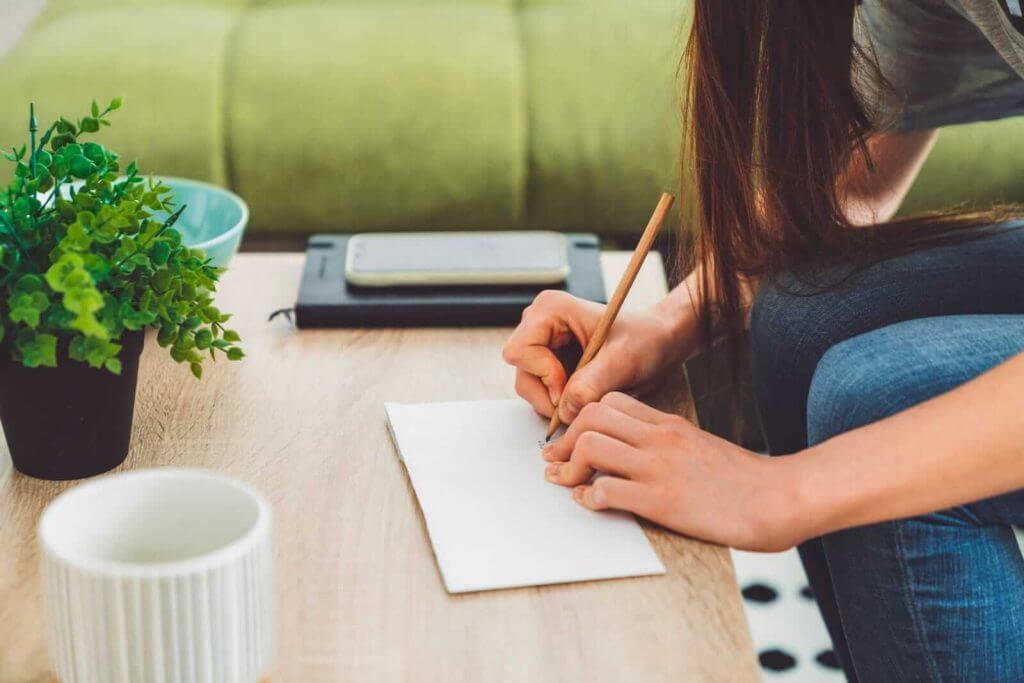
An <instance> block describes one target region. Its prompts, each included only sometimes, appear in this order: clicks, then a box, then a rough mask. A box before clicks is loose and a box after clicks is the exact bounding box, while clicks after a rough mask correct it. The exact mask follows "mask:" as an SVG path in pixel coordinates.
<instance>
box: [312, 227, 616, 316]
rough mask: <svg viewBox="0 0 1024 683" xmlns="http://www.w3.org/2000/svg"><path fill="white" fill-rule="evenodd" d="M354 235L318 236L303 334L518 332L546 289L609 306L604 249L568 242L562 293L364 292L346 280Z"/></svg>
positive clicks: (592, 238)
mask: <svg viewBox="0 0 1024 683" xmlns="http://www.w3.org/2000/svg"><path fill="white" fill-rule="evenodd" d="M348 240H349V235H314V236H313V237H311V238H310V240H309V243H308V244H307V246H306V264H305V267H304V268H303V271H302V283H301V285H300V286H299V299H298V301H297V302H296V303H295V322H296V324H297V325H298V326H299V327H422V326H490V325H514V324H516V323H518V322H519V319H520V316H521V315H522V312H523V309H524V308H526V307H527V306H528V305H529V304H530V302H531V301H533V298H534V297H535V296H537V294H538V292H540V291H541V289H564V290H566V291H568V292H569V293H570V294H573V295H575V296H578V297H580V298H583V299H588V300H590V301H597V302H600V303H605V292H604V278H603V277H602V275H601V248H600V247H601V243H600V240H599V239H598V237H597V236H596V235H591V234H582V233H571V234H567V235H566V248H567V249H568V257H569V269H570V270H569V277H568V279H567V280H566V282H565V283H564V284H563V285H561V286H550V285H548V286H544V287H538V286H522V285H515V286H509V285H487V286H479V285H474V286H454V287H453V286H445V287H357V286H354V285H351V284H349V283H348V282H347V281H346V279H345V249H346V247H347V246H348Z"/></svg>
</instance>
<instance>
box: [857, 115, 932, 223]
mask: <svg viewBox="0 0 1024 683" xmlns="http://www.w3.org/2000/svg"><path fill="white" fill-rule="evenodd" d="M938 137H939V131H938V130H935V129H931V130H917V131H910V132H907V133H886V134H882V135H877V136H875V137H874V138H872V139H871V140H870V141H869V142H868V150H869V151H870V152H871V159H872V161H873V162H874V170H873V171H871V170H869V169H868V168H867V166H866V165H865V163H864V160H863V159H862V158H861V157H860V156H858V157H857V159H856V161H855V162H854V164H853V168H851V169H850V171H849V173H848V175H847V178H846V181H845V185H846V188H845V190H846V205H847V209H846V215H847V218H848V219H849V220H850V222H851V223H853V224H854V225H870V224H872V223H882V222H884V221H887V220H889V219H891V218H892V217H893V216H894V215H895V214H896V212H897V211H898V210H899V208H900V204H902V203H903V200H904V199H905V198H906V196H907V193H908V192H910V188H911V187H912V186H913V184H914V181H915V180H916V179H917V174H918V173H920V171H921V167H922V166H924V162H925V161H926V160H927V159H928V155H929V154H931V151H932V148H933V147H935V141H936V140H937V139H938Z"/></svg>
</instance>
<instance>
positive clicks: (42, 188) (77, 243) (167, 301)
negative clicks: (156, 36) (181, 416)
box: [0, 98, 244, 378]
mask: <svg viewBox="0 0 1024 683" xmlns="http://www.w3.org/2000/svg"><path fill="white" fill-rule="evenodd" d="M120 106H121V100H120V98H115V99H114V100H112V101H111V102H110V104H109V105H108V106H107V107H106V108H105V109H103V110H102V111H101V110H100V108H99V106H98V105H97V104H96V102H95V101H93V103H92V108H91V111H90V115H89V116H85V117H83V118H81V119H79V120H78V121H77V122H74V123H73V122H72V121H70V120H68V119H65V118H63V117H61V118H59V119H58V120H57V121H56V122H54V123H53V125H51V126H49V127H48V128H46V129H45V130H44V131H43V132H42V135H41V136H38V139H37V135H38V133H39V130H38V126H37V124H36V117H35V107H34V106H30V110H29V137H30V140H29V145H28V146H27V147H26V146H25V145H22V146H21V148H20V149H19V148H12V149H11V151H10V152H9V153H7V152H4V153H3V156H4V157H5V158H6V159H7V160H8V161H10V162H11V163H13V164H14V179H13V180H12V181H11V182H10V184H9V185H7V187H6V190H0V352H3V353H10V354H11V355H12V357H13V359H14V360H15V361H17V362H20V363H21V364H22V365H25V366H27V367H41V366H42V367H56V366H57V364H58V360H59V359H60V358H61V357H62V356H63V354H64V353H65V352H64V351H63V349H65V348H66V354H67V356H68V357H70V359H72V360H74V361H79V362H84V363H88V364H89V365H90V366H92V367H94V368H105V369H106V370H108V371H110V372H112V373H115V374H120V372H121V361H120V358H119V354H120V351H121V345H120V344H119V343H118V341H119V340H120V339H121V336H122V334H123V333H125V332H126V331H137V330H142V329H143V328H146V327H153V328H156V329H157V330H158V333H157V340H158V342H159V343H160V345H161V346H164V347H169V348H170V354H171V357H172V358H174V360H175V361H177V362H179V363H188V364H189V366H190V368H191V370H192V373H193V374H194V375H195V376H196V377H197V378H199V377H201V376H202V371H203V366H202V361H203V359H204V358H205V355H206V354H209V355H210V356H211V357H212V358H213V359H214V360H216V356H217V354H218V353H220V354H223V355H224V356H226V357H227V358H229V359H231V360H239V359H241V358H242V357H243V355H244V354H243V353H242V349H241V348H239V346H238V342H239V336H238V333H237V332H235V331H233V330H231V329H228V328H227V327H225V323H226V322H227V321H228V319H229V317H230V316H229V315H227V314H224V313H221V312H220V311H219V310H218V309H217V308H216V307H215V306H214V305H213V293H214V292H215V290H216V286H217V278H218V276H219V275H220V273H221V269H219V268H216V267H214V266H213V265H211V264H210V262H209V261H208V260H207V259H206V256H205V254H204V253H203V252H202V251H201V250H199V249H191V248H189V247H187V246H184V245H183V244H182V237H181V233H180V232H178V231H177V230H176V229H174V227H173V225H174V223H175V221H177V220H178V218H179V217H180V216H181V214H182V212H183V211H184V210H185V207H184V206H182V207H180V208H176V207H175V206H174V202H173V197H172V192H171V189H170V188H169V187H167V186H166V185H163V184H162V183H160V182H159V181H157V180H154V179H152V178H149V179H145V178H143V177H141V176H140V175H139V173H138V168H137V166H136V163H135V162H134V161H133V162H131V163H129V164H128V165H127V167H125V168H124V170H123V172H122V169H121V166H120V163H119V158H118V155H117V154H116V153H115V152H113V151H112V150H109V149H107V148H105V147H103V146H102V145H100V144H99V143H97V142H94V141H92V140H89V141H84V140H83V138H85V137H88V136H90V135H91V134H93V133H97V132H99V131H100V130H101V129H102V128H103V127H105V126H109V125H110V122H109V120H108V117H109V115H110V114H111V112H113V111H114V110H116V109H118V108H119V107H120ZM168 214H169V217H166V218H158V216H167V215H168ZM65 343H66V346H65ZM59 349H60V350H59Z"/></svg>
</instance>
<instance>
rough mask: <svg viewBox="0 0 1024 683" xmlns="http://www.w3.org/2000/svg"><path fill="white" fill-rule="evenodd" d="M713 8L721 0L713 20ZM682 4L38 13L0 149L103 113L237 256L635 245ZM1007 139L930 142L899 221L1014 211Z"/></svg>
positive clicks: (179, 0) (83, 0)
mask: <svg viewBox="0 0 1024 683" xmlns="http://www.w3.org/2000/svg"><path fill="white" fill-rule="evenodd" d="M723 1H726V0H723ZM687 7H688V2H687V0H404V1H403V0H333V1H330V0H318V1H317V0H290V1H288V0H251V1H248V2H246V1H245V0H208V1H206V2H203V1H201V0H50V1H49V2H48V4H47V7H46V9H45V10H44V12H43V14H42V15H41V17H40V18H39V19H38V20H37V21H36V23H35V24H34V26H33V27H32V28H31V30H30V31H29V32H28V33H27V34H26V35H25V36H24V37H23V38H22V39H21V40H20V41H19V43H18V44H17V46H16V47H15V48H14V50H13V51H12V52H11V53H10V54H9V55H7V57H6V58H4V60H3V61H2V63H0V95H2V104H0V144H3V145H10V144H14V143H15V142H19V141H20V140H22V138H23V136H24V128H25V122H26V121H25V119H26V110H27V103H28V102H29V101H30V100H31V101H35V102H36V105H37V109H38V111H39V112H40V114H41V117H42V118H43V119H46V118H48V117H51V116H53V115H55V114H58V113H63V114H66V115H68V116H79V115H82V114H84V112H85V109H86V107H87V106H88V103H89V101H90V100H91V99H92V98H93V97H96V98H97V99H98V100H100V101H101V102H103V101H106V100H108V99H109V98H110V97H112V96H114V95H123V96H124V101H125V106H124V108H123V109H122V110H121V111H119V112H118V113H117V114H116V118H115V125H114V127H113V128H111V129H109V130H105V132H104V135H105V136H107V140H108V141H109V143H110V145H111V146H113V147H115V148H117V149H119V150H123V151H124V152H125V153H126V155H127V156H129V157H138V158H139V159H140V160H141V162H142V164H141V166H142V168H143V169H144V170H145V171H148V172H153V173H160V174H168V175H181V176H188V177H192V178H198V179H202V180H209V181H213V182H215V183H219V184H223V185H226V186H228V187H230V188H231V189H233V190H235V191H236V192H238V193H239V194H241V195H242V196H243V197H244V198H245V199H246V200H248V202H249V203H250V205H251V207H252V223H251V230H250V239H259V236H260V235H263V236H269V235H281V234H289V235H295V236H299V235H305V234H309V233H311V232H317V231H356V230H379V229H416V228H470V227H473V228H484V229H490V228H517V227H532V228H556V229H574V230H579V229H585V230H593V231H596V232H598V233H601V234H603V235H606V236H609V237H614V236H616V235H626V234H635V233H636V231H637V230H639V229H640V228H641V227H642V225H643V224H644V222H645V220H646V217H647V216H648V214H649V212H650V210H651V207H652V206H653V205H654V202H655V201H656V199H657V196H658V192H659V191H660V190H661V189H670V188H672V187H675V186H677V185H678V171H677V168H676V159H677V149H678V138H679V135H678V126H679V117H678V113H677V109H678V106H677V101H676V98H677V92H678V87H677V66H678V62H679V55H680V52H681V50H682V46H683V42H684V36H685V34H686V24H687V21H688V17H687V15H688V13H687ZM1021 142H1024V123H1021V122H1017V121H1006V122H1002V123H995V124H984V125H972V126H962V127H958V128H956V129H951V130H949V131H946V132H945V133H944V134H943V136H942V139H941V142H940V144H939V147H938V149H937V150H936V153H935V154H934V156H933V158H932V160H931V161H930V162H929V163H928V165H927V167H926V168H925V170H924V174H923V177H922V179H921V181H920V182H919V183H918V186H917V187H916V188H915V190H914V192H913V194H912V196H911V198H910V200H909V201H908V208H912V209H919V208H931V207H937V206H941V205H946V204H949V203H950V202H959V201H989V200H991V199H995V198H999V199H1014V200H1024V187H1022V184H1021V183H1020V182H1019V179H1020V178H1021V177H1024V155H1020V154H1015V153H1014V150H1015V149H1016V148H1017V147H1018V146H1019V145H1020V143H1021Z"/></svg>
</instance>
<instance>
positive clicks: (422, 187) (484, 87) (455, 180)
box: [227, 3, 526, 231]
mask: <svg viewBox="0 0 1024 683" xmlns="http://www.w3.org/2000/svg"><path fill="white" fill-rule="evenodd" d="M229 71H230V72H231V74H232V82H231V88H230V90H229V93H228V99H227V101H228V121H229V124H228V127H229V131H228V133H229V140H230V148H231V152H230V158H231V177H232V180H233V182H234V185H235V189H236V190H237V191H238V192H239V193H240V194H241V195H242V196H243V197H246V198H247V199H248V201H249V202H250V203H251V204H252V209H253V217H254V219H256V220H258V222H259V225H260V226H261V227H268V228H270V227H272V228H274V229H277V230H302V231H310V230H373V229H387V228H428V227H438V228H446V227H456V228H459V227H461V228H469V227H481V226H482V227H487V228H492V227H514V226H516V225H519V224H520V223H521V220H522V216H521V211H522V207H523V205H524V197H523V190H524V187H525V182H526V160H525V154H524V151H525V149H526V130H525V110H524V107H525V105H524V95H523V78H522V59H521V55H520V51H519V44H518V42H517V30H516V22H515V17H514V15H513V14H512V13H510V12H508V11H507V10H503V9H500V8H489V7H463V6H457V5H455V4H438V5H436V6H434V5H432V6H430V7H411V6H407V7H395V6H393V5H391V4H390V3H388V4H385V5H383V6H377V5H373V6H371V5H364V4H356V3H336V4H332V5H328V4H323V3H308V4H299V5H294V6H287V5H269V6H267V7H264V8H259V9H252V10H250V11H248V12H246V13H245V15H244V16H243V17H242V19H241V21H240V23H239V26H238V28H237V30H236V33H235V36H234V49H233V51H232V58H231V63H230V69H229Z"/></svg>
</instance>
